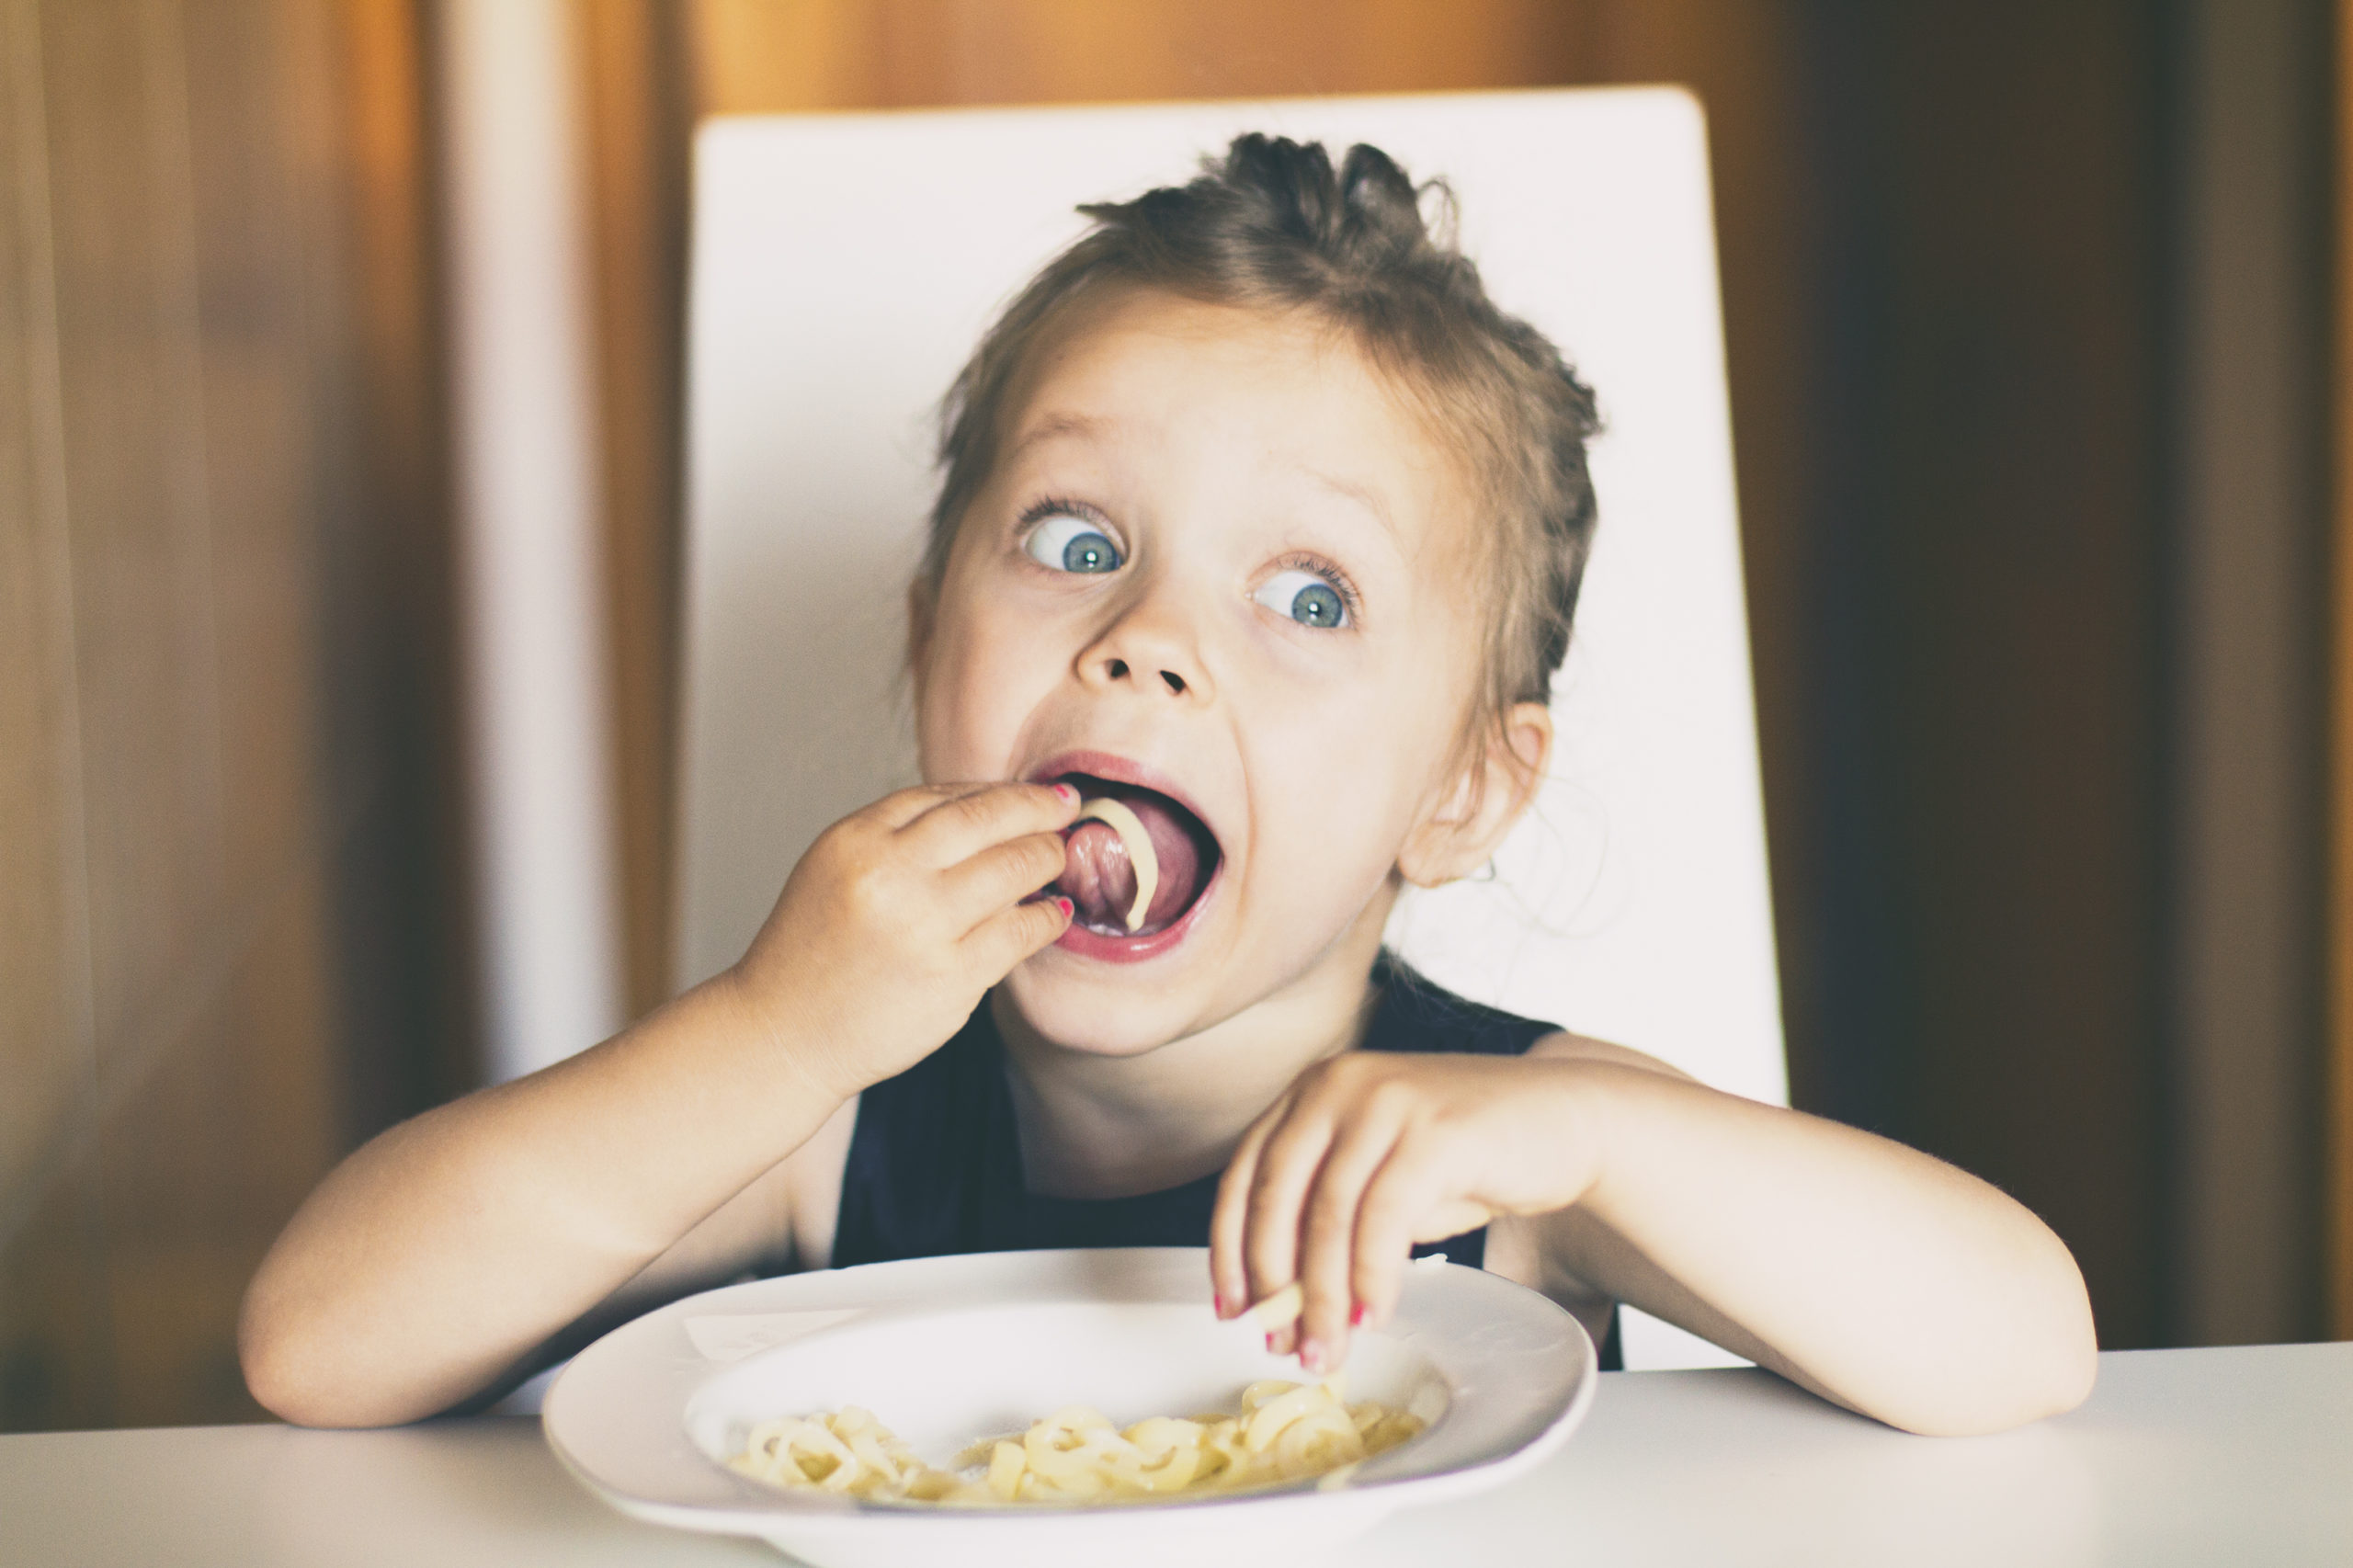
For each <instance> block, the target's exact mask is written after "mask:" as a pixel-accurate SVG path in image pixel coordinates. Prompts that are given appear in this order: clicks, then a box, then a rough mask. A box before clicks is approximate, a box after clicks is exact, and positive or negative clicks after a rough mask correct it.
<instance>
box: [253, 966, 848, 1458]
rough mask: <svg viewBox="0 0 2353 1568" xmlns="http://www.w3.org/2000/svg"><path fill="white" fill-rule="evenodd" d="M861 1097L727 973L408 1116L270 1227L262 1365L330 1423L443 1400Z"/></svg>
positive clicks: (259, 1381)
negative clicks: (635, 1020) (544, 1061)
mask: <svg viewBox="0 0 2353 1568" xmlns="http://www.w3.org/2000/svg"><path fill="white" fill-rule="evenodd" d="M842 1097H843V1096H841V1095H840V1094H839V1093H837V1092H835V1090H834V1089H833V1088H832V1087H831V1086H830V1085H823V1084H820V1083H817V1082H815V1081H813V1080H812V1079H810V1078H809V1077H807V1076H805V1075H804V1074H801V1073H800V1072H799V1071H797V1069H796V1068H795V1065H794V1052H793V1051H792V1050H791V1048H790V1042H788V1041H779V1040H776V1039H775V1038H773V1037H772V1036H771V1035H770V1034H769V1033H768V1032H767V1029H766V1028H765V1027H764V1026H762V1025H760V1024H758V1023H756V1022H755V1020H754V1018H753V1017H752V1015H751V1014H750V1013H749V1012H748V1011H747V1010H745V1008H743V1007H742V1006H740V1005H739V1004H738V1002H737V1000H736V998H735V995H734V994H733V991H732V989H731V988H730V987H729V986H728V985H727V984H725V983H718V984H713V985H709V986H705V987H700V988H698V989H697V990H696V991H694V992H690V993H688V994H687V995H686V996H683V997H681V998H679V999H678V1000H677V1001H676V1002H675V1003H673V1004H671V1005H670V1006H668V1007H665V1008H664V1009H662V1010H661V1011H659V1012H657V1013H655V1014H654V1015H652V1016H650V1017H647V1018H646V1019H644V1020H643V1021H642V1022H641V1023H639V1024H637V1025H636V1026H634V1027H632V1028H631V1029H629V1030H627V1031H625V1032H624V1033H623V1034H621V1035H620V1036H618V1037H616V1038H615V1039H614V1040H609V1041H608V1042H606V1043H605V1044H603V1045H600V1046H597V1047H596V1048H595V1049H594V1050H592V1051H585V1052H583V1053H582V1054H581V1055H580V1056H578V1057H575V1058H574V1059H572V1060H571V1061H568V1062H563V1063H560V1064H558V1065H557V1066H555V1067H553V1068H551V1069H549V1070H547V1071H546V1072H544V1073H540V1074H534V1075H533V1076H532V1077H530V1078H528V1079H524V1080H520V1081H518V1082H517V1083H514V1084H508V1085H500V1086H498V1087H496V1088H494V1089H491V1090H487V1091H485V1092H483V1093H482V1094H479V1095H475V1096H469V1097H468V1098H466V1099H463V1100H460V1101H458V1102H455V1103H453V1104H451V1105H448V1106H444V1107H442V1108H439V1109H438V1110H435V1111H433V1112H430V1113H428V1114H426V1115H425V1116H422V1117H419V1118H417V1119H415V1120H413V1121H410V1122H407V1123H404V1124H403V1125H402V1126H400V1127H396V1128H394V1129H392V1130H391V1131H388V1132H386V1133H384V1134H383V1135H382V1136H381V1137H380V1138H378V1139H376V1140H375V1141H373V1142H370V1143H369V1144H368V1145H367V1146H366V1147H365V1148H363V1149H361V1150H360V1151H359V1152H358V1153H355V1154H354V1155H352V1157H351V1158H350V1159H348V1160H347V1161H346V1162H345V1163H344V1164H343V1165H341V1166H339V1167H338V1168H337V1169H336V1170H335V1172H334V1173H333V1174H332V1175H331V1176H329V1177H328V1179H327V1180H326V1182H325V1183H324V1184H323V1185H322V1186H321V1187H319V1189H318V1190H317V1191H316V1192H315V1193H313V1195H312V1197H311V1199H309V1201H308V1202H306V1203H305V1204H304V1205H303V1207H302V1209H301V1211H300V1212H299V1213H298V1214H297V1215H296V1216H295V1218H294V1221H293V1222H292V1223H291V1224H290V1225H289V1226H288V1227H287V1229H286V1232H285V1233H284V1234H283V1235H281V1236H280V1237H279V1238H278V1243H277V1244H276V1245H275V1246H274V1247H273V1248H272V1249H271V1252H270V1254H269V1256H268V1257H267V1260H266V1261H265V1262H264V1264H263V1266H262V1268H261V1271H260V1273H259V1274H258V1275H256V1278H255V1280H254V1282H253V1285H252V1287H251V1289H250V1290H248V1292H247V1295H246V1301H245V1310H244V1322H243V1324H241V1327H240V1345H241V1349H242V1351H243V1353H244V1360H245V1366H246V1372H247V1377H248V1380H249V1381H251V1382H252V1383H253V1385H254V1387H255V1391H256V1394H257V1396H258V1397H260V1398H261V1399H262V1400H263V1402H264V1403H267V1404H268V1405H270V1406H271V1408H273V1409H275V1410H277V1411H278V1412H279V1413H280V1414H282V1415H288V1416H290V1418H293V1419H296V1420H301V1421H304V1422H309V1423H313V1424H317V1425H336V1426H357V1425H381V1424H386V1423H391V1422H398V1421H406V1420H413V1419H415V1418H417V1417H419V1416H423V1415H430V1414H433V1413H434V1412H436V1411H438V1410H442V1409H446V1408H448V1407H449V1405H451V1404H453V1403H457V1402H459V1401H460V1400H462V1399H464V1398H466V1397H468V1396H470V1395H472V1394H473V1393H475V1392H478V1391H480V1390H481V1389H482V1388H483V1387H484V1386H486V1385H487V1384H488V1383H489V1382H490V1381H492V1380H493V1379H494V1378H496V1377H498V1376H499V1375H500V1374H501V1373H502V1372H505V1371H506V1370H507V1369H509V1368H511V1367H513V1366H515V1365H516V1364H517V1363H518V1362H519V1361H520V1360H521V1359H522V1358H525V1357H527V1356H528V1355H529V1354H530V1352H531V1351H532V1350H533V1349H534V1347H536V1346H539V1345H540V1344H542V1343H544V1342H545V1341H546V1340H547V1339H548V1338H549V1337H550V1336H551V1335H554V1334H556V1333H557V1332H558V1331H559V1330H561V1329H562V1328H563V1326H564V1325H565V1324H569V1323H571V1322H573V1321H574V1320H575V1319H577V1318H579V1317H580V1316H581V1315H582V1314H583V1313H585V1312H588V1311H590V1310H591V1309H592V1308H594V1307H595V1306H596V1305H597V1303H598V1302H599V1301H603V1300H605V1299H606V1298H607V1297H608V1296H609V1295H611V1293H612V1292H613V1291H614V1290H617V1289H619V1288H620V1286H621V1285H623V1284H624V1283H626V1282H627V1281H629V1280H630V1279H631V1278H633V1277H635V1276H636V1275H638V1274H639V1273H640V1272H641V1271H642V1270H643V1269H644V1268H645V1267H646V1266H647V1265H648V1264H649V1263H651V1262H652V1261H653V1260H654V1259H655V1258H656V1257H658V1256H661V1255H662V1254H663V1252H664V1251H665V1249H666V1248H668V1247H669V1246H670V1245H672V1244H674V1243H676V1241H677V1240H678V1239H679V1238H680V1237H681V1236H683V1235H685V1234H686V1233H687V1232H688V1231H689V1230H691V1229H692V1228H693V1227H694V1226H695V1225H696V1224H697V1223H698V1222H699V1221H701V1220H702V1219H703V1218H704V1217H705V1216H706V1215H708V1214H710V1213H711V1212H712V1211H713V1210H716V1209H717V1208H718V1207H719V1206H720V1205H722V1204H723V1203H725V1202H727V1200H728V1199H730V1198H732V1197H733V1196H734V1195H735V1194H736V1193H737V1192H739V1191H741V1190H742V1189H743V1188H744V1187H745V1186H746V1185H747V1184H748V1183H750V1182H752V1181H754V1180H755V1179H756V1178H757V1177H758V1176H760V1175H761V1174H762V1173H763V1172H764V1171H766V1170H767V1169H769V1168H771V1167H772V1166H773V1165H775V1164H776V1163H777V1162H778V1161H779V1160H780V1159H781V1158H783V1157H784V1155H786V1154H788V1153H790V1152H791V1151H792V1149H794V1148H795V1147H797V1146H798V1145H799V1144H800V1143H801V1142H802V1141H803V1140H804V1139H806V1138H807V1137H808V1135H809V1134H810V1133H811V1132H812V1131H814V1130H815V1129H816V1128H817V1127H818V1126H819V1125H820V1124H822V1123H823V1121H824V1119H825V1118H826V1116H828V1115H829V1114H830V1113H831V1112H832V1111H833V1110H834V1109H835V1107H836V1106H837V1105H838V1104H839V1103H840V1102H841V1099H842Z"/></svg>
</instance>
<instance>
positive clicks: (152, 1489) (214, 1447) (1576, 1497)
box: [0, 1344, 2353, 1568]
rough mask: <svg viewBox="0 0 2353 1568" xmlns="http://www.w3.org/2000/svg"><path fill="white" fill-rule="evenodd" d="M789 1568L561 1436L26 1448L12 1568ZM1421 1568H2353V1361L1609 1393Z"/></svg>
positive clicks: (1434, 1536) (1622, 1382) (104, 1437)
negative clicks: (1995, 1410) (689, 1518)
mask: <svg viewBox="0 0 2353 1568" xmlns="http://www.w3.org/2000/svg"><path fill="white" fill-rule="evenodd" d="M779 1562H781V1560H780V1559H779V1558H778V1557H776V1556H775V1555H774V1554H773V1553H771V1552H769V1551H767V1549H766V1548H765V1547H760V1546H756V1545H754V1544H751V1543H748V1542H744V1541H734V1540H719V1539H713V1538H708V1537H698V1536H690V1535H683V1534H674V1533H671V1532H669V1531H665V1530H660V1529H656V1528H652V1527H649V1526H642V1525H637V1524H632V1523H631V1522H629V1521H628V1520H625V1519H623V1518H621V1517H620V1516H619V1515H616V1514H614V1513H611V1512H610V1511H608V1509H607V1508H606V1507H605V1506H604V1505H602V1504H601V1503H599V1502H597V1500H596V1499H594V1498H593V1497H591V1496H590V1495H589V1494H587V1493H585V1491H582V1490H581V1489H580V1488H579V1487H578V1486H576V1485H575V1484H574V1483H573V1482H572V1481H571V1480H570V1479H569V1478H568V1477H566V1476H565V1475H564V1474H563V1472H562V1471H560V1470H559V1469H558V1468H557V1466H556V1464H555V1461H554V1460H552V1459H551V1457H550V1456H549V1454H548V1451H547V1449H546V1447H545V1446H544V1445H543V1444H542V1443H541V1442H540V1430H539V1423H538V1422H536V1421H533V1420H529V1419H528V1418H517V1417H511V1416H510V1417H487V1418H483V1419H476V1420H470V1421H449V1422H438V1423H434V1424H431V1425H427V1426H413V1427H405V1428H401V1429H398V1430H393V1431H387V1432H306V1431H300V1430H297V1429H294V1428H291V1427H285V1426H214V1427H195V1428H183V1429H165V1430H150V1431H131V1432H75V1433H63V1434H53V1435H41V1436H21V1435H20V1436H9V1437H0V1563H5V1564H7V1565H8V1568H20V1565H21V1568H34V1565H40V1564H52V1563H58V1564H63V1563H88V1564H93V1565H96V1564H105V1565H107V1568H123V1565H133V1564H141V1563H172V1564H185V1565H188V1568H200V1565H204V1564H213V1563H220V1564H236V1565H239V1568H274V1565H278V1564H285V1565H288V1568H292V1565H296V1564H301V1565H303V1568H312V1565H317V1564H343V1563H365V1564H375V1563H383V1564H392V1563H399V1564H404V1565H405V1564H412V1563H431V1564H435V1565H437V1568H441V1565H446V1568H472V1565H475V1564H481V1565H484V1568H487V1565H490V1564H497V1565H499V1568H531V1565H534V1564H540V1563H547V1564H557V1563H562V1564H565V1565H567V1568H597V1565H599V1564H606V1563H611V1564H622V1563H627V1564H631V1565H632V1568H661V1565H665V1564H681V1565H717V1564H746V1565H758V1568H770V1565H774V1564H778V1563H779ZM1347 1562H1348V1563H1349V1564H1350V1568H1388V1565H1392V1564H1404V1563H1429V1562H1440V1563H1453V1562H1460V1563H1464V1564H1477V1565H1479V1568H1486V1565H1487V1564H1510V1563H1520V1562H1529V1563H1554V1562H1578V1563H1597V1564H1598V1563H1648V1564H1676V1565H1682V1564H1693V1565H1697V1564H1708V1565H1710V1568H1718V1565H1732V1564H1743V1563H1793V1564H1794V1563H1804V1564H1809V1565H1811V1564H1836V1563H1855V1564H1871V1565H1873V1568H1880V1565H1883V1564H1896V1563H1904V1564H1911V1563H1927V1564H1937V1563H1947V1562H1949V1563H1954V1564H1964V1563H1965V1564H1968V1565H1969V1568H1990V1565H1994V1564H2000V1565H2002V1568H2019V1565H2022V1564H2026V1565H2044V1564H2048V1565H2052V1568H2057V1565H2061V1564H2070V1565H2072V1564H2082V1563H2131V1564H2135V1565H2141V1564H2155V1563H2199V1564H2205V1563H2242V1562H2244V1563H2263V1564H2294V1563H2327V1564H2332V1565H2336V1568H2343V1565H2345V1564H2347V1563H2353V1344H2344V1345H2310V1346H2262V1347H2257V1348H2252V1349H2239V1350H2167V1351H2144V1352H2137V1353H2124V1354H2110V1355H2108V1356H2104V1357H2102V1358H2101V1359H2100V1378H2099V1388H2098V1391H2097V1392H2096V1393H2094V1394H2093V1395H2092V1398H2091V1402H2090V1403H2088V1404H2086V1406H2085V1407H2084V1408H2083V1409H2081V1410H2079V1411H2076V1412H2075V1413H2074V1414H2073V1415H2067V1416H2063V1417H2062V1418H2060V1419H2058V1420H2055V1421H2051V1422H2046V1423H2043V1424H2042V1425H2040V1426H2031V1427H2028V1428H2026V1429H2024V1430H2022V1431H2018V1432H2012V1433H2007V1434H2005V1435H2003V1436H2001V1437H1978V1438H1964V1439H1944V1440H1938V1439H1933V1438H1923V1437H1905V1436H1904V1435H1902V1434H1900V1433H1896V1432H1892V1431H1890V1430H1888V1429H1887V1428H1885V1427H1882V1426H1876V1425H1874V1424H1872V1423H1870V1422H1868V1421H1864V1420H1862V1419H1860V1418H1859V1417H1857V1416H1852V1415H1847V1414H1845V1413H1844V1412H1842V1411H1838V1410H1835V1409H1832V1408H1831V1407H1830V1406H1828V1405H1825V1404H1823V1403H1820V1402H1818V1401H1816V1400H1814V1399H1813V1398H1812V1397H1810V1396H1808V1395H1806V1394H1803V1393H1801V1392H1797V1391H1796V1390H1794V1389H1792V1388H1790V1386H1789V1385H1787V1384H1785V1383H1782V1382H1780V1381H1778V1380H1776V1379H1774V1378H1772V1377H1770V1376H1768V1375H1767V1374H1765V1373H1763V1372H1756V1371H1704V1372H1625V1373H1616V1374H1610V1375H1608V1376H1605V1377H1604V1379H1603V1380H1602V1386H1601V1391H1600V1396H1599V1398H1598V1399H1597V1401H1596V1403H1595V1405H1594V1410H1593V1414H1592V1415H1591V1417H1590V1418H1589V1420H1588V1421H1587V1423H1586V1426H1585V1428H1584V1429H1583V1430H1582V1431H1581V1432H1579V1433H1578V1434H1577V1436H1576V1437H1574V1439H1573V1440H1572V1441H1571V1442H1570V1443H1569V1445H1568V1446H1567V1447H1566V1448H1565V1449H1563V1450H1562V1451H1561V1453H1560V1454H1559V1456H1558V1457H1557V1458H1555V1459H1554V1460H1552V1461H1551V1462H1550V1463H1549V1464H1547V1465H1545V1466H1544V1467H1543V1468H1541V1469H1540V1470H1538V1471H1535V1472H1534V1473H1532V1474H1530V1475H1529V1476H1528V1477H1527V1478H1526V1479H1525V1480H1523V1481H1521V1482H1519V1483H1517V1484H1515V1485H1513V1486H1511V1487H1508V1488H1506V1489H1504V1490H1503V1491H1500V1492H1496V1493H1493V1494H1488V1495H1487V1496H1485V1497H1482V1498H1478V1499H1474V1500H1472V1501H1470V1502H1466V1503H1462V1504H1457V1505H1450V1506H1444V1507H1438V1508H1431V1509H1426V1510H1421V1511H1418V1512H1413V1513H1408V1514H1406V1515H1404V1516H1403V1517H1401V1518H1399V1519H1398V1520H1396V1521H1395V1522H1393V1523H1392V1524H1391V1525H1389V1526H1388V1527H1386V1528H1384V1529H1383V1530H1382V1531H1381V1533H1380V1534H1379V1535H1377V1536H1376V1537H1375V1538H1373V1539H1372V1540H1370V1541H1368V1542H1366V1543H1365V1544H1364V1545H1363V1546H1362V1548H1361V1549H1359V1550H1358V1551H1352V1552H1350V1553H1349V1554H1348V1557H1347Z"/></svg>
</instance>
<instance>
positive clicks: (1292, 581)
mask: <svg viewBox="0 0 2353 1568" xmlns="http://www.w3.org/2000/svg"><path fill="white" fill-rule="evenodd" d="M1250 597H1251V598H1252V599H1253V600H1254V601H1255V602H1256V603H1258V604H1262V605H1264V606H1266V607H1267V608H1268V609H1270V610H1273V611H1274V612H1275V613H1276V614H1277V615H1287V616H1289V617H1290V618H1291V619H1293V620H1295V621H1297V622H1299V623H1300V624H1301V625H1302V626H1313V627H1315V628H1317V629H1318V630H1328V629H1331V628H1335V627H1341V626H1346V625H1347V623H1348V606H1347V600H1345V599H1343V598H1341V597H1340V590H1339V589H1337V588H1336V587H1334V586H1333V585H1331V584H1330V583H1328V582H1325V581H1324V579H1323V578H1321V577H1319V576H1317V575H1316V574H1314V573H1313V572H1278V573H1276V574H1274V575H1273V576H1271V577H1269V578H1267V581H1266V585H1264V586H1263V587H1261V588H1260V589H1259V590H1258V591H1257V592H1256V593H1255V594H1253V595H1251V596H1250Z"/></svg>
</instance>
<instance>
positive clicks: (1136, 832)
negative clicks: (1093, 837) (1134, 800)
mask: <svg viewBox="0 0 2353 1568" xmlns="http://www.w3.org/2000/svg"><path fill="white" fill-rule="evenodd" d="M1089 818H1092V819H1093V820H1095V821H1097V822H1100V823H1108V824H1110V828H1111V831H1112V832H1114V833H1116V834H1118V835H1120V843H1121V844H1123V845H1125V846H1127V850H1128V864H1129V865H1131V866H1132V867H1134V868H1135V872H1136V896H1135V902H1134V903H1131V904H1130V905H1129V906H1128V929H1129V930H1131V931H1132V930H1134V929H1135V928H1136V927H1138V926H1142V924H1143V917H1144V914H1145V912H1146V911H1148V910H1149V909H1151V908H1152V895H1153V894H1154V893H1155V892H1159V891H1160V852H1159V851H1158V850H1156V849H1154V847H1153V846H1152V835H1151V834H1150V833H1149V832H1147V831H1146V830H1145V828H1144V825H1143V819H1142V817H1140V816H1138V815H1136V813H1135V812H1133V811H1132V810H1131V809H1130V808H1129V806H1128V803H1127V802H1126V801H1114V800H1112V799H1110V798H1109V797H1108V796H1105V797H1102V798H1100V799H1097V800H1093V801H1087V802H1086V804H1085V805H1083V806H1081V807H1080V808H1079V809H1078V816H1077V818H1076V819H1075V820H1077V821H1079V822H1086V821H1087V820H1088V819H1089Z"/></svg>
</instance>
